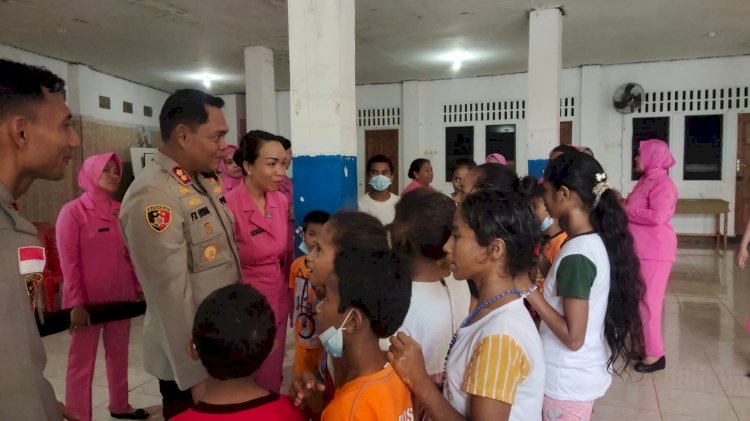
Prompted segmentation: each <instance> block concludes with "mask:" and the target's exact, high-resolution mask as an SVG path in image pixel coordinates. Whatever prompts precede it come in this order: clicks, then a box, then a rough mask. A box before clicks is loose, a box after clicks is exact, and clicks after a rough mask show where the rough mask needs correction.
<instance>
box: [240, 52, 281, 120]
mask: <svg viewBox="0 0 750 421" xmlns="http://www.w3.org/2000/svg"><path fill="white" fill-rule="evenodd" d="M245 108H246V113H247V129H248V130H265V131H267V132H271V133H276V86H275V82H274V75H273V50H271V49H270V48H268V47H261V46H255V47H245Z"/></svg>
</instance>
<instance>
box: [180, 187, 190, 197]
mask: <svg viewBox="0 0 750 421" xmlns="http://www.w3.org/2000/svg"><path fill="white" fill-rule="evenodd" d="M177 190H179V191H180V194H181V195H183V196H189V195H190V194H191V193H192V191H191V190H190V189H189V188H187V187H185V186H177Z"/></svg>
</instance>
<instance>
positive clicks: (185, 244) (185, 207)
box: [120, 152, 242, 390]
mask: <svg viewBox="0 0 750 421" xmlns="http://www.w3.org/2000/svg"><path fill="white" fill-rule="evenodd" d="M232 222H233V219H232V215H231V213H230V211H229V209H228V208H227V207H226V206H225V200H224V196H223V194H222V191H221V182H220V181H219V180H217V179H213V178H208V177H204V176H202V175H197V176H196V177H195V179H192V178H191V177H190V175H188V174H187V173H185V171H184V170H183V169H182V168H181V167H180V166H179V165H178V164H177V163H176V162H175V161H174V160H172V159H171V158H169V157H168V156H166V155H164V154H163V153H161V152H157V153H156V156H155V158H154V162H153V163H152V164H149V165H148V166H146V168H144V169H143V170H142V171H141V172H140V173H139V174H138V177H136V179H135V181H133V184H131V186H130V188H129V189H128V191H127V193H126V194H125V197H124V199H123V201H122V208H121V211H120V225H121V227H122V232H123V234H124V236H125V242H126V244H127V246H128V250H129V251H130V257H131V260H132V262H133V266H134V267H135V272H136V274H137V275H138V280H139V281H140V282H141V287H142V288H143V292H144V295H145V297H146V304H147V308H146V316H145V320H144V326H143V360H144V367H145V369H146V371H147V372H148V373H150V374H153V375H154V376H156V377H157V378H158V379H160V380H174V381H176V382H177V385H178V386H179V388H180V389H182V390H187V389H189V388H191V387H193V386H195V385H196V384H198V383H200V382H202V381H203V380H206V379H207V378H208V374H207V372H206V370H205V368H204V367H203V366H202V365H201V363H200V361H194V360H192V359H191V358H190V357H189V356H188V355H187V351H186V345H187V344H188V341H190V340H191V339H192V329H193V319H194V318H195V312H196V310H197V308H198V306H199V305H200V303H201V302H202V301H203V299H205V298H206V296H208V295H209V294H211V293H212V292H213V291H215V290H217V289H219V288H222V287H224V286H227V285H231V284H236V283H240V282H242V275H241V273H240V266H239V253H238V251H237V243H236V242H235V239H234V231H233V228H232Z"/></svg>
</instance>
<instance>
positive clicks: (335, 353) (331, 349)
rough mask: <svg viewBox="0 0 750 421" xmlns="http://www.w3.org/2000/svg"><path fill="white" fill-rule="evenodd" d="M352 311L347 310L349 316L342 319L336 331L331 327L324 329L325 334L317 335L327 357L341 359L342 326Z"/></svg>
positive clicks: (329, 367) (342, 347)
mask: <svg viewBox="0 0 750 421" xmlns="http://www.w3.org/2000/svg"><path fill="white" fill-rule="evenodd" d="M352 311H354V309H352V310H349V314H347V315H346V318H344V321H343V322H342V323H341V326H339V328H338V329H336V328H335V327H333V326H331V327H329V328H328V329H326V330H325V332H323V333H321V334H320V335H318V339H320V343H321V344H322V345H323V348H324V349H325V350H326V352H327V353H328V355H330V356H332V357H333V358H341V356H342V355H344V329H345V328H344V325H345V324H346V321H347V320H349V316H351V315H352ZM328 369H329V370H330V369H331V366H330V365H329V366H328Z"/></svg>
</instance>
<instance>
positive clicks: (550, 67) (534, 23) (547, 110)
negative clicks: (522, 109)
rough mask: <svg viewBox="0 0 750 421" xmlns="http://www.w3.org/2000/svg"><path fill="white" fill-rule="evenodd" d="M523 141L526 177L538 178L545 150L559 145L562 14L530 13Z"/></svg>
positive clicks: (545, 161)
mask: <svg viewBox="0 0 750 421" xmlns="http://www.w3.org/2000/svg"><path fill="white" fill-rule="evenodd" d="M529 18H530V20H531V22H530V23H529V89H528V92H529V93H528V99H527V101H526V139H527V143H528V149H527V150H528V170H529V172H528V173H529V174H530V175H533V176H536V177H541V176H542V173H543V171H544V167H545V166H546V165H547V159H548V156H549V151H550V150H551V149H552V148H554V147H555V146H556V145H558V144H559V143H560V67H561V65H562V11H561V10H560V9H559V8H551V9H537V10H533V11H531V13H530V15H529Z"/></svg>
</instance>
